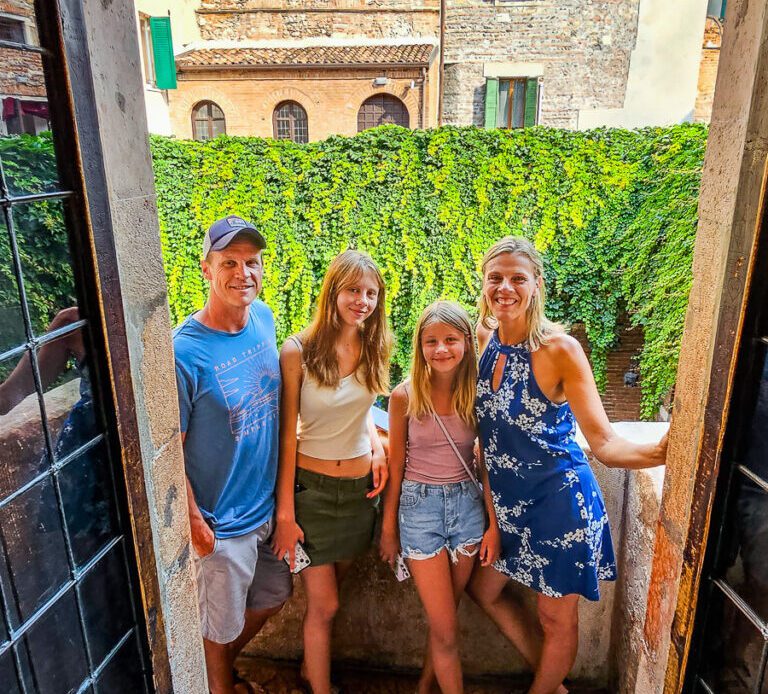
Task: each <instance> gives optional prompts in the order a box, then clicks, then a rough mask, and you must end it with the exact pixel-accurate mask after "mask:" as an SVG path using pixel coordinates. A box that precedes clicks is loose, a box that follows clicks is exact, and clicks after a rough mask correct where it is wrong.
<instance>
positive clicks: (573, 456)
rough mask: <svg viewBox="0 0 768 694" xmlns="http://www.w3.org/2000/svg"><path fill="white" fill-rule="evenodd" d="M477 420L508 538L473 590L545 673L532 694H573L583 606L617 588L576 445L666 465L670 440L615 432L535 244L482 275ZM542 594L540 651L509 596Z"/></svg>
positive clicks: (637, 463) (621, 461)
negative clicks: (511, 590)
mask: <svg viewBox="0 0 768 694" xmlns="http://www.w3.org/2000/svg"><path fill="white" fill-rule="evenodd" d="M482 271H483V293H482V298H481V300H480V327H479V328H478V337H479V343H480V347H481V350H482V356H481V358H480V367H479V378H478V383H477V407H476V412H477V419H478V428H479V432H480V440H481V444H482V448H483V452H484V457H485V464H486V466H487V468H488V473H489V481H490V487H491V491H492V494H493V502H494V506H495V508H496V516H497V518H498V519H499V527H500V530H501V556H500V558H499V560H498V561H497V562H496V563H495V564H494V565H493V566H492V567H491V566H489V567H483V568H481V569H480V570H479V571H477V572H475V575H474V576H473V577H472V581H471V583H470V585H469V586H468V591H469V593H470V594H471V595H472V597H473V598H474V599H475V600H476V601H477V602H478V603H479V604H480V606H481V607H483V609H484V610H485V611H486V612H487V613H488V615H489V616H490V617H491V618H492V619H493V620H494V621H495V622H496V624H497V625H498V626H499V628H500V629H501V631H502V632H503V633H504V634H505V635H506V636H507V637H508V638H510V640H511V641H512V642H513V643H514V645H515V646H517V647H518V649H519V650H520V651H521V653H522V654H523V655H524V657H526V659H527V660H528V661H529V663H531V665H533V666H534V667H535V669H536V674H535V678H534V682H533V685H532V687H531V689H530V690H529V694H551V693H552V692H562V691H565V690H564V688H563V687H562V682H563V679H564V678H565V676H566V675H567V674H568V671H569V670H570V668H571V666H572V665H573V661H574V659H575V657H576V649H577V643H578V601H579V596H580V595H582V596H584V597H586V598H587V599H588V600H597V599H598V598H599V593H598V581H599V580H614V579H615V578H616V565H615V562H614V555H613V547H612V544H611V535H610V531H609V529H608V518H607V516H606V513H605V506H604V504H603V498H602V495H601V493H600V489H599V487H598V485H597V481H596V480H595V478H594V475H593V474H592V470H591V468H590V466H589V463H588V462H587V458H586V456H585V455H584V453H583V451H582V450H581V448H580V447H579V446H578V444H577V443H576V441H575V421H574V415H575V419H576V420H578V422H579V425H580V427H581V430H582V431H583V433H584V436H585V437H586V439H587V442H588V443H589V447H590V449H591V451H592V454H593V455H594V456H595V457H596V458H597V459H598V460H600V461H601V462H602V463H604V464H605V465H608V466H610V467H626V468H644V467H651V466H654V465H662V464H663V463H664V459H665V457H666V437H664V438H663V439H662V440H661V441H660V442H659V443H658V444H643V445H637V444H633V443H630V442H629V441H626V440H625V439H623V438H621V437H620V436H617V435H616V434H615V433H614V432H613V430H612V429H611V425H610V423H609V422H608V418H607V417H606V414H605V411H604V410H603V406H602V403H601V401H600V397H599V395H598V392H597V387H596V386H595V381H594V378H593V376H592V370H591V369H590V365H589V362H588V361H587V358H586V356H585V355H584V351H583V350H582V348H581V346H580V345H579V343H578V342H577V341H576V340H575V339H574V338H572V337H570V336H568V335H566V334H565V333H564V332H563V331H562V329H561V328H560V326H558V325H556V324H554V323H552V322H551V321H549V320H547V318H546V317H545V316H544V281H543V277H542V275H543V263H542V260H541V257H540V256H539V254H538V253H537V252H536V250H535V248H534V247H533V245H532V244H531V243H530V242H528V241H527V240H525V239H523V238H520V237H512V236H509V237H506V238H503V239H501V240H500V241H498V242H497V243H496V244H494V246H493V247H492V248H491V249H490V250H489V251H488V253H486V255H485V258H484V259H483V264H482ZM510 578H511V579H514V580H516V581H518V582H520V583H522V584H524V585H526V586H528V587H530V588H533V589H534V590H535V591H537V593H538V596H537V608H538V617H539V622H540V624H541V627H542V628H543V633H544V639H543V644H541V645H539V641H538V639H537V638H536V635H535V634H532V633H530V632H528V631H526V630H525V629H524V628H521V626H522V625H521V622H520V621H519V620H518V619H517V616H516V612H515V608H514V605H513V604H511V603H509V602H507V601H506V600H505V598H504V596H503V594H502V588H503V587H504V585H505V584H506V582H507V581H508V580H509V579H510Z"/></svg>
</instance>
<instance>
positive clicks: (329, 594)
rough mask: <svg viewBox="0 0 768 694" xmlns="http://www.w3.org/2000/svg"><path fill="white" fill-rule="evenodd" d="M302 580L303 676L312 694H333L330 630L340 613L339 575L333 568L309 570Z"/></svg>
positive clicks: (330, 565) (319, 567) (326, 566)
mask: <svg viewBox="0 0 768 694" xmlns="http://www.w3.org/2000/svg"><path fill="white" fill-rule="evenodd" d="M301 578H302V581H303V583H304V592H305V593H306V595H307V611H306V612H305V613H304V662H303V664H302V675H303V676H304V677H305V678H306V679H307V681H308V682H309V684H310V686H311V687H312V692H313V694H331V628H332V627H333V618H334V617H335V616H336V612H337V610H338V609H339V589H338V583H337V581H336V571H335V568H334V566H333V564H324V565H323V566H308V567H307V568H306V569H304V570H303V571H302V572H301Z"/></svg>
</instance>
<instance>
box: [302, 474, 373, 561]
mask: <svg viewBox="0 0 768 694" xmlns="http://www.w3.org/2000/svg"><path fill="white" fill-rule="evenodd" d="M372 488H373V475H372V474H371V473H368V474H367V475H366V476H365V477H329V476H328V475H321V474H320V473H318V472H310V471H309V470H302V469H301V468H297V470H296V497H295V499H296V500H295V505H296V522H297V523H298V524H299V526H301V529H302V531H304V543H303V545H304V549H305V550H306V552H307V554H308V555H309V558H310V559H311V560H312V566H321V565H322V564H331V563H333V562H337V561H345V560H349V559H354V558H355V557H359V556H360V555H361V554H365V553H366V552H367V551H368V548H369V547H370V546H371V542H372V541H373V529H374V525H375V524H376V514H377V509H378V505H379V497H378V496H377V497H374V498H373V499H367V498H366V496H365V495H366V494H367V493H368V492H369V491H370V490H371V489H372Z"/></svg>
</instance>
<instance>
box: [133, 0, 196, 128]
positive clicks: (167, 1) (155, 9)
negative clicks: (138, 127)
mask: <svg viewBox="0 0 768 694" xmlns="http://www.w3.org/2000/svg"><path fill="white" fill-rule="evenodd" d="M134 2H135V5H136V17H135V20H136V34H137V36H141V33H140V25H139V14H144V15H147V16H149V17H164V16H169V17H170V18H171V36H172V38H173V52H174V54H178V53H181V52H182V51H183V50H184V49H185V47H186V46H187V45H188V44H190V43H192V42H194V41H199V40H200V27H199V26H198V23H197V15H196V14H195V10H196V9H197V8H198V7H199V5H200V0H134ZM142 74H144V75H146V66H144V72H143V73H142ZM144 100H145V103H146V110H147V125H148V127H149V131H150V132H151V133H155V134H156V135H173V130H172V128H171V114H170V111H169V108H168V100H169V99H168V92H167V91H166V90H163V89H157V87H153V86H152V85H151V84H147V83H146V82H145V84H144Z"/></svg>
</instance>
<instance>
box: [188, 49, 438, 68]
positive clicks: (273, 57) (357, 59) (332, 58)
mask: <svg viewBox="0 0 768 694" xmlns="http://www.w3.org/2000/svg"><path fill="white" fill-rule="evenodd" d="M433 48H434V46H433V45H432V44H431V43H412V44H406V45H396V46H391V45H390V46H386V45H385V46H306V47H303V48H298V47H297V48H279V47H269V48H199V49H196V50H191V51H187V52H186V53H182V54H180V55H178V56H176V66H177V67H178V68H179V69H184V68H204V67H211V66H216V67H251V66H254V67H259V66H266V65H284V66H291V65H321V66H322V65H329V66H331V65H366V64H377V65H397V64H404V63H409V64H414V63H423V64H427V63H428V62H429V56H430V55H431V53H432V50H433Z"/></svg>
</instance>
